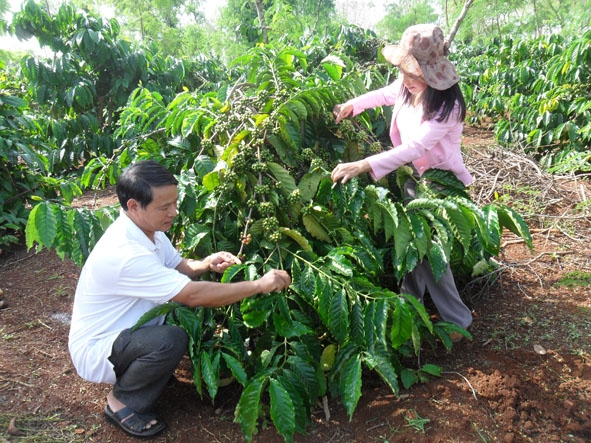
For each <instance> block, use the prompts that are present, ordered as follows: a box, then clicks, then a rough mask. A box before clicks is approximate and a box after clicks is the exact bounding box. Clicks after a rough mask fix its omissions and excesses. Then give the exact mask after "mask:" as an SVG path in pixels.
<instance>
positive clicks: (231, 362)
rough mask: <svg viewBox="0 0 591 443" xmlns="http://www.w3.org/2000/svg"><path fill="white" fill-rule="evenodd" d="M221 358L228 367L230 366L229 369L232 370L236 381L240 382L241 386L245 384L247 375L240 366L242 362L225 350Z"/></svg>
mask: <svg viewBox="0 0 591 443" xmlns="http://www.w3.org/2000/svg"><path fill="white" fill-rule="evenodd" d="M222 358H223V359H224V361H225V362H226V365H227V366H228V368H230V371H232V375H233V376H234V377H235V378H236V380H237V381H238V383H240V384H241V385H242V386H246V383H247V382H248V375H247V374H246V371H245V370H244V368H243V367H242V363H241V362H240V361H239V360H238V359H236V358H234V357H233V356H231V355H230V354H227V353H226V352H222Z"/></svg>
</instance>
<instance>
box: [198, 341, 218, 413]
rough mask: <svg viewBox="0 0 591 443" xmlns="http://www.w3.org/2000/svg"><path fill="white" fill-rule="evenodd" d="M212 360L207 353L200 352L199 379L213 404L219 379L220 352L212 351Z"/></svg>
mask: <svg viewBox="0 0 591 443" xmlns="http://www.w3.org/2000/svg"><path fill="white" fill-rule="evenodd" d="M214 353H215V354H214V357H213V359H212V358H211V357H210V356H209V354H208V353H207V352H201V377H203V380H204V381H205V385H206V386H207V392H208V393H209V396H210V397H211V401H212V403H213V401H214V399H215V396H216V394H217V392H218V380H219V378H220V364H219V362H220V351H219V350H216V351H214Z"/></svg>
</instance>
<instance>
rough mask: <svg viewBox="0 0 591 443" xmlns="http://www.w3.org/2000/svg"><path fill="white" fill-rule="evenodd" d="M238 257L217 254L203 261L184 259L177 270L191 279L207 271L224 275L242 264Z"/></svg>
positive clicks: (228, 254)
mask: <svg viewBox="0 0 591 443" xmlns="http://www.w3.org/2000/svg"><path fill="white" fill-rule="evenodd" d="M240 263H241V261H240V260H239V259H238V257H236V256H234V255H232V254H230V253H229V252H216V253H215V254H211V255H210V256H208V257H206V258H204V259H203V260H193V259H190V258H183V260H182V261H181V262H180V263H179V264H178V266H177V267H176V270H177V271H179V272H180V273H181V274H185V275H186V276H188V277H189V278H196V277H199V276H200V275H201V274H204V273H206V272H207V271H214V272H217V273H219V274H221V273H223V272H224V271H225V270H226V269H227V268H228V267H230V266H232V265H236V264H240Z"/></svg>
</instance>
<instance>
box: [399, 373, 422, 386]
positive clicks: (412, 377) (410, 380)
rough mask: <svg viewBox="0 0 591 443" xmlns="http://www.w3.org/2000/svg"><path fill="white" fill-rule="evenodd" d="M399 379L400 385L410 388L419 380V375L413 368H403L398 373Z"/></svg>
mask: <svg viewBox="0 0 591 443" xmlns="http://www.w3.org/2000/svg"><path fill="white" fill-rule="evenodd" d="M400 379H401V380H402V386H404V389H408V388H410V387H411V386H412V385H414V384H415V383H417V382H418V381H419V377H418V376H417V373H416V371H415V370H414V369H409V368H404V369H403V370H402V371H401V373H400Z"/></svg>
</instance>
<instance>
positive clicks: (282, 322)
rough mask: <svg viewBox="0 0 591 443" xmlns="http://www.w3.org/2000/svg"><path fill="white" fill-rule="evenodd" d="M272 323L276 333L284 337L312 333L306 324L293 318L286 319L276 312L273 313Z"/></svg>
mask: <svg viewBox="0 0 591 443" xmlns="http://www.w3.org/2000/svg"><path fill="white" fill-rule="evenodd" d="M273 325H274V326H275V331H276V332H277V334H278V335H280V336H282V337H285V338H293V337H300V336H302V335H306V334H312V333H313V331H312V330H310V329H308V327H307V326H306V325H304V324H302V323H300V322H298V321H295V320H291V319H287V318H285V317H283V316H281V315H279V314H277V313H273Z"/></svg>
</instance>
